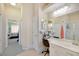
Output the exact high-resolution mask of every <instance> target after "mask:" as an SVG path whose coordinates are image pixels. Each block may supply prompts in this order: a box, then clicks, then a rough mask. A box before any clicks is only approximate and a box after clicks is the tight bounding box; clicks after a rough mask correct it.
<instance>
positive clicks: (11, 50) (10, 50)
mask: <svg viewBox="0 0 79 59" xmlns="http://www.w3.org/2000/svg"><path fill="white" fill-rule="evenodd" d="M19 41H20V40H19V23H18V22H17V21H15V20H10V19H9V20H8V33H7V42H8V47H7V48H6V49H5V51H4V54H3V55H4V56H15V55H17V54H18V53H20V52H22V51H23V49H22V46H21V45H20V43H19Z"/></svg>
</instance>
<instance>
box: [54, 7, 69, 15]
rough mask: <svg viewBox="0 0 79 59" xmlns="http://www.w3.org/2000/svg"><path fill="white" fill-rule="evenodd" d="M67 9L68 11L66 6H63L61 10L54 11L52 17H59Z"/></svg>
mask: <svg viewBox="0 0 79 59" xmlns="http://www.w3.org/2000/svg"><path fill="white" fill-rule="evenodd" d="M67 9H68V6H64V7H63V8H60V9H58V10H56V11H54V12H53V16H59V15H62V14H64V13H66V11H67Z"/></svg>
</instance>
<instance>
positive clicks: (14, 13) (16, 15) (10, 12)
mask: <svg viewBox="0 0 79 59" xmlns="http://www.w3.org/2000/svg"><path fill="white" fill-rule="evenodd" d="M5 13H6V16H7V18H8V19H11V20H17V21H18V20H20V19H21V8H16V7H15V6H10V5H8V4H7V6H6V5H5Z"/></svg>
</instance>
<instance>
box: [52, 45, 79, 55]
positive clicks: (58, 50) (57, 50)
mask: <svg viewBox="0 0 79 59" xmlns="http://www.w3.org/2000/svg"><path fill="white" fill-rule="evenodd" d="M50 55H52V56H79V53H76V52H73V51H71V50H69V49H66V48H64V47H61V46H58V45H54V44H52V45H50Z"/></svg>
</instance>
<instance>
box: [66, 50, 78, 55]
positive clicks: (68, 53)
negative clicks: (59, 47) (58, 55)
mask: <svg viewBox="0 0 79 59" xmlns="http://www.w3.org/2000/svg"><path fill="white" fill-rule="evenodd" d="M65 53H66V54H67V55H68V56H79V53H76V52H74V51H71V50H68V49H65Z"/></svg>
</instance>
